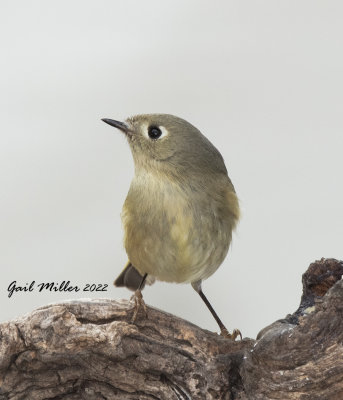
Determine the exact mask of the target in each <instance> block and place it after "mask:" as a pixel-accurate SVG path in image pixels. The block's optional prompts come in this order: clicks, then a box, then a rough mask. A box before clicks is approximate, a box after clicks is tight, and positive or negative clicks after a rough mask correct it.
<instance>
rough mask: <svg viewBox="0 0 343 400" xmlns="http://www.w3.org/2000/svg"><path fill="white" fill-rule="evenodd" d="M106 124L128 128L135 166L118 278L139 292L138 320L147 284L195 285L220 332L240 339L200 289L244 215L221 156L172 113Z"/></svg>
mask: <svg viewBox="0 0 343 400" xmlns="http://www.w3.org/2000/svg"><path fill="white" fill-rule="evenodd" d="M102 121H104V122H106V123H107V124H109V125H111V126H113V127H115V128H118V129H119V130H120V131H122V132H124V134H125V136H126V138H127V140H128V143H129V145H130V148H131V152H132V155H133V160H134V164H135V174H134V178H133V180H132V182H131V186H130V189H129V192H128V195H127V197H126V200H125V203H124V206H123V211H122V221H123V225H124V244H125V249H126V252H127V255H128V258H129V261H128V263H127V265H126V266H125V268H124V270H123V271H122V273H121V274H120V275H119V277H118V278H117V279H116V280H115V282H114V285H115V286H125V287H127V288H129V289H131V290H134V291H135V295H134V300H135V311H134V315H133V320H135V318H136V316H137V312H138V310H139V308H140V306H143V307H144V309H145V304H144V302H143V298H142V294H141V290H142V289H143V288H144V285H145V283H147V284H152V283H153V282H154V281H155V279H157V280H160V281H166V282H176V283H190V284H191V285H192V287H193V288H194V289H195V291H196V292H197V293H198V294H199V295H200V297H201V298H202V300H203V301H204V302H205V304H206V306H207V307H208V308H209V310H210V312H211V313H212V315H213V317H214V318H215V320H216V321H217V323H218V325H219V328H220V330H221V334H222V335H223V336H226V337H229V338H232V339H233V340H235V339H236V337H237V336H238V335H240V336H241V334H240V332H239V330H234V331H233V333H232V334H229V332H228V331H227V329H226V328H225V326H224V324H223V323H222V321H221V320H220V318H219V317H218V315H217V314H216V312H215V311H214V309H213V307H212V306H211V304H210V302H209V301H208V300H207V298H206V297H205V295H204V293H203V291H202V288H201V282H202V281H203V280H204V279H207V278H208V277H209V276H211V275H212V274H213V273H214V272H215V271H216V270H217V268H218V267H219V266H220V265H221V264H222V262H223V260H224V258H225V257H226V255H227V252H228V249H229V246H230V243H231V239H232V231H233V230H234V229H235V227H236V224H237V222H238V219H239V203H238V198H237V196H236V193H235V189H234V187H233V184H232V183H231V180H230V178H229V177H228V174H227V170H226V167H225V164H224V160H223V157H222V156H221V154H220V153H219V151H218V150H217V149H216V148H215V147H214V146H213V144H212V143H211V142H210V141H209V140H208V139H207V138H206V137H205V136H204V135H203V134H202V133H201V132H200V131H199V130H198V129H197V128H196V127H194V126H193V125H191V124H190V123H189V122H187V121H185V120H184V119H181V118H178V117H176V116H173V115H170V114H143V115H136V116H133V117H130V118H128V119H127V120H126V121H125V122H119V121H116V120H112V119H107V118H104V119H103V120H102ZM145 311H146V309H145Z"/></svg>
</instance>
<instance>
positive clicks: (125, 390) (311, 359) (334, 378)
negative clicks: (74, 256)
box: [0, 259, 343, 400]
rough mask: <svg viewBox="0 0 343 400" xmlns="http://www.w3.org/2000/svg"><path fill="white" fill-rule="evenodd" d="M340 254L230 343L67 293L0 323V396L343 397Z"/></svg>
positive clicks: (173, 321) (153, 313)
mask: <svg viewBox="0 0 343 400" xmlns="http://www.w3.org/2000/svg"><path fill="white" fill-rule="evenodd" d="M342 273H343V262H339V261H337V260H334V259H322V260H320V261H317V262H315V263H313V264H311V265H310V267H309V269H308V270H307V272H306V273H305V274H304V275H303V286H304V288H303V296H302V299H301V304H300V307H299V309H298V310H297V311H296V312H295V313H293V314H291V315H288V316H286V318H284V319H282V320H279V321H277V322H275V323H274V324H272V325H270V326H268V327H266V328H264V329H263V330H262V331H261V332H260V333H259V335H258V337H257V339H256V340H252V339H243V340H242V341H236V342H233V341H231V340H229V339H225V338H223V337H220V336H218V335H217V334H215V333H211V332H208V331H206V330H203V329H200V328H199V327H197V326H195V325H193V324H191V323H189V322H187V321H184V320H182V319H180V318H177V317H175V316H172V315H170V314H167V313H165V312H162V311H160V310H156V309H154V308H150V307H148V318H145V317H144V315H143V314H140V315H139V317H138V319H137V320H136V322H135V323H134V324H132V323H131V322H130V320H131V316H132V312H133V311H132V304H131V303H129V302H127V301H120V302H118V301H113V300H93V301H70V302H65V303H60V304H53V305H48V306H45V307H42V308H39V309H37V310H35V311H33V312H32V313H31V314H29V315H26V316H24V317H21V318H18V319H16V320H14V321H10V322H6V323H2V324H0V399H1V400H5V399H6V400H7V399H12V400H14V399H15V400H19V399H29V400H31V399H32V400H36V399H54V400H57V399H66V400H72V399H73V400H74V399H89V400H93V399H94V400H95V399H96V400H97V399H99V400H100V399H102V400H103V399H131V400H132V399H142V400H144V399H226V400H229V399H230V400H233V399H241V400H243V399H249V400H250V399H252V400H259V399H261V400H262V399H263V400H269V399H281V400H288V399H299V400H307V399H308V400H310V399H311V400H342V399H343V282H342V280H341V276H342Z"/></svg>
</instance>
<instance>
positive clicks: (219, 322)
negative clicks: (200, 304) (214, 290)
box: [198, 289, 227, 331]
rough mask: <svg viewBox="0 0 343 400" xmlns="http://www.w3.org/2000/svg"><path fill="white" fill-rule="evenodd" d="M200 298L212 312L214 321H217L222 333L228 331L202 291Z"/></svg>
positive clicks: (200, 291)
mask: <svg viewBox="0 0 343 400" xmlns="http://www.w3.org/2000/svg"><path fill="white" fill-rule="evenodd" d="M198 293H199V296H200V297H201V298H202V300H203V301H204V303H205V304H206V306H207V308H208V309H209V310H210V311H211V314H212V315H213V317H214V319H215V320H216V321H217V324H218V325H219V328H220V330H221V331H223V330H224V329H225V330H226V331H227V329H226V328H225V325H224V324H223V323H222V321H221V319H220V318H219V317H218V314H217V313H216V312H215V311H214V308H213V307H212V306H211V303H210V302H209V301H208V300H207V297H206V296H205V295H204V292H203V291H202V290H201V289H200V290H199V291H198Z"/></svg>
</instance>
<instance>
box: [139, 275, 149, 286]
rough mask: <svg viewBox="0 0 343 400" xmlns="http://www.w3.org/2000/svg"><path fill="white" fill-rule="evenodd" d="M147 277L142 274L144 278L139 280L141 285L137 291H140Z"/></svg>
mask: <svg viewBox="0 0 343 400" xmlns="http://www.w3.org/2000/svg"><path fill="white" fill-rule="evenodd" d="M147 276H148V274H144V276H143V278H142V280H141V283H140V284H139V286H138V290H142V288H143V286H144V282H145V280H146V277H147Z"/></svg>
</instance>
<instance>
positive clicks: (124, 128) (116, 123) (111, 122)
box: [101, 118, 130, 133]
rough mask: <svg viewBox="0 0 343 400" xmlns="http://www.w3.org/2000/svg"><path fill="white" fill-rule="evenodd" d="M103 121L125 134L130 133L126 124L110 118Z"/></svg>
mask: <svg viewBox="0 0 343 400" xmlns="http://www.w3.org/2000/svg"><path fill="white" fill-rule="evenodd" d="M101 121H104V122H106V124H108V125H111V126H114V127H115V128H118V129H120V130H121V131H123V132H124V133H128V132H129V131H130V128H129V126H128V125H126V124H125V123H124V122H120V121H115V120H114V119H108V118H102V120H101Z"/></svg>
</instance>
